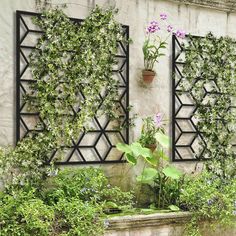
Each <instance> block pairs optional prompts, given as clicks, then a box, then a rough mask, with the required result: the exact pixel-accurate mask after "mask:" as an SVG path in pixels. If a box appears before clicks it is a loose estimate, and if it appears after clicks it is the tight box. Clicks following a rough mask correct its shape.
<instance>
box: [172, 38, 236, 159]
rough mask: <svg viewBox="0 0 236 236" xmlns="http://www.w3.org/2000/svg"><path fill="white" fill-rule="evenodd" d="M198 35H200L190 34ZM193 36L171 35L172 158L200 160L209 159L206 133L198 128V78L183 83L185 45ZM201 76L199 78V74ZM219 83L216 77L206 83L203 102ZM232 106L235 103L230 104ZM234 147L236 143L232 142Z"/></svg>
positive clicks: (232, 107)
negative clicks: (215, 79)
mask: <svg viewBox="0 0 236 236" xmlns="http://www.w3.org/2000/svg"><path fill="white" fill-rule="evenodd" d="M191 37H193V38H194V37H199V36H191ZM189 43H192V42H191V39H190V38H189V37H186V38H185V39H184V40H182V39H178V38H177V37H176V36H175V35H173V36H172V73H173V80H172V161H174V162H181V161H199V160H204V158H205V159H208V158H207V157H205V155H204V153H205V151H206V147H207V145H206V140H205V139H204V134H203V133H201V132H200V131H199V130H198V128H197V123H198V121H197V118H196V116H195V114H196V112H197V109H198V107H197V106H196V99H195V97H194V93H193V92H192V90H193V87H194V86H195V83H196V82H197V79H196V80H195V81H194V82H193V84H190V85H189V86H188V88H185V89H184V88H183V86H181V84H182V83H184V82H186V81H185V78H184V74H183V67H184V65H185V53H186V49H185V47H186V46H187V45H189ZM198 79H199V78H198ZM212 86H213V87H218V86H217V84H216V83H215V81H212V84H210V85H209V84H205V85H204V89H203V90H204V91H202V93H203V100H202V103H203V104H204V102H206V101H207V99H209V96H210V95H211V89H210V88H209V87H212ZM229 108H230V109H235V108H236V107H235V106H233V105H232V104H229ZM232 146H233V147H235V146H236V144H234V143H232Z"/></svg>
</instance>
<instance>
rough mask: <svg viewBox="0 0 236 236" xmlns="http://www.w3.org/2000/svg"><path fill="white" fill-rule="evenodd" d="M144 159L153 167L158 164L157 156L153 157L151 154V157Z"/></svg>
mask: <svg viewBox="0 0 236 236" xmlns="http://www.w3.org/2000/svg"><path fill="white" fill-rule="evenodd" d="M144 159H145V160H146V161H147V162H148V163H149V164H151V165H153V166H156V165H157V163H158V159H157V156H155V155H154V154H151V156H149V157H144Z"/></svg>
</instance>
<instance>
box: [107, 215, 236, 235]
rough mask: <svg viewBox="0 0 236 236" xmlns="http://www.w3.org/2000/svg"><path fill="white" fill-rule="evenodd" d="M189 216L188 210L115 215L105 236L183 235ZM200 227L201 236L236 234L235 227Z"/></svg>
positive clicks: (207, 224)
mask: <svg viewBox="0 0 236 236" xmlns="http://www.w3.org/2000/svg"><path fill="white" fill-rule="evenodd" d="M191 216H192V214H191V213H190V212H170V213H154V214H149V215H127V216H115V217H112V218H110V219H109V220H108V224H107V225H108V228H107V231H106V233H105V236H156V235H158V236H183V235H184V229H185V225H186V223H188V222H189V221H190V220H191ZM200 229H201V231H202V235H203V236H233V235H236V228H234V229H225V228H216V229H213V228H211V227H210V224H209V223H206V222H205V223H202V224H201V227H200Z"/></svg>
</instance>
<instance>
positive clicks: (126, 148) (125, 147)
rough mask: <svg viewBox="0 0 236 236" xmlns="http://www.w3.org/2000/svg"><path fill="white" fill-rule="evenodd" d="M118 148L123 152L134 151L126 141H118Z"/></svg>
mask: <svg viewBox="0 0 236 236" xmlns="http://www.w3.org/2000/svg"><path fill="white" fill-rule="evenodd" d="M116 148H117V149H118V150H119V151H121V152H125V153H132V149H131V147H130V146H129V145H128V144H125V143H117V144H116Z"/></svg>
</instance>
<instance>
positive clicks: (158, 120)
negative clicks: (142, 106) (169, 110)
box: [154, 113, 162, 127]
mask: <svg viewBox="0 0 236 236" xmlns="http://www.w3.org/2000/svg"><path fill="white" fill-rule="evenodd" d="M154 121H155V123H156V126H157V127H160V126H161V123H162V115H161V113H157V114H156V115H155V118H154Z"/></svg>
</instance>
